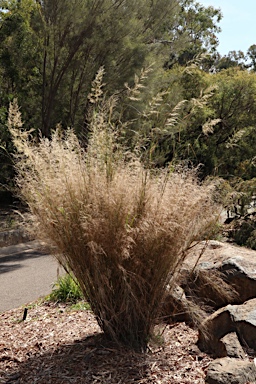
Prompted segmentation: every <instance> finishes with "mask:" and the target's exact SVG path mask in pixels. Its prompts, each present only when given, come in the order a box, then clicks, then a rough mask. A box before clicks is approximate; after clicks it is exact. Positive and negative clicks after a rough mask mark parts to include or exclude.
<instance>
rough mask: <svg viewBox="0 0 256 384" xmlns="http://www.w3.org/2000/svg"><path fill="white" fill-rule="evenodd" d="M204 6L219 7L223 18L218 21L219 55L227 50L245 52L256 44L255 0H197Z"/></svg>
mask: <svg viewBox="0 0 256 384" xmlns="http://www.w3.org/2000/svg"><path fill="white" fill-rule="evenodd" d="M197 1H198V2H199V3H201V4H202V5H204V6H209V5H212V6H213V7H214V8H220V9H221V12H222V15H223V18H222V20H221V22H220V23H219V26H220V27H221V29H222V32H221V33H220V34H218V35H217V36H218V39H219V46H218V51H219V52H220V54H221V55H225V54H227V53H228V52H229V51H239V50H241V51H243V52H244V53H246V52H247V50H248V48H249V47H250V46H251V45H252V44H256V0H197Z"/></svg>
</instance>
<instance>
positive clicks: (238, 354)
mask: <svg viewBox="0 0 256 384" xmlns="http://www.w3.org/2000/svg"><path fill="white" fill-rule="evenodd" d="M220 342H221V343H222V345H223V357H224V356H225V357H226V356H228V357H234V358H238V359H245V353H244V350H243V348H242V347H241V344H240V342H239V340H238V337H237V334H236V333H235V332H231V333H228V334H227V335H225V336H224V337H222V339H220Z"/></svg>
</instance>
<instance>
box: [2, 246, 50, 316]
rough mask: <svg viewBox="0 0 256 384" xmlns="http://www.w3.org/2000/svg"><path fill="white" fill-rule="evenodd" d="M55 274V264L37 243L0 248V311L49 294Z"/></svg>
mask: <svg viewBox="0 0 256 384" xmlns="http://www.w3.org/2000/svg"><path fill="white" fill-rule="evenodd" d="M57 275H58V263H57V262H56V261H55V259H54V258H53V257H52V256H50V255H49V254H47V253H46V252H44V251H43V250H42V247H41V246H40V243H39V242H37V241H30V242H28V243H22V244H18V245H13V246H9V247H3V248H0V312H3V311H5V310H8V309H13V308H16V307H19V306H21V305H23V304H26V303H29V302H31V301H33V300H36V299H38V298H39V297H41V296H45V295H47V294H49V293H50V292H51V289H52V284H53V283H54V282H55V281H56V280H57Z"/></svg>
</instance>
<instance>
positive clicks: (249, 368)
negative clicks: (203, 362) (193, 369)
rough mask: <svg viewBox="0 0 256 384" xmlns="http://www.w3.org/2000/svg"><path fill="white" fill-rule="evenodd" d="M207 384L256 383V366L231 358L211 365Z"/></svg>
mask: <svg viewBox="0 0 256 384" xmlns="http://www.w3.org/2000/svg"><path fill="white" fill-rule="evenodd" d="M205 382H206V383H207V384H248V383H255V382H256V366H255V364H254V362H250V361H249V360H237V359H234V358H233V359H232V358H230V357H225V358H223V359H216V360H215V361H213V362H212V363H210V365H209V367H208V371H207V375H206V379H205Z"/></svg>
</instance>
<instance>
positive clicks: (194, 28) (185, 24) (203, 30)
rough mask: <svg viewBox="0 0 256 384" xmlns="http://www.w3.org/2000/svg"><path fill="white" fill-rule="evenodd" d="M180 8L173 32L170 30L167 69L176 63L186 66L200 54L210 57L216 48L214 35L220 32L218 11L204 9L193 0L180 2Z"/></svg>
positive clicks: (210, 8)
mask: <svg viewBox="0 0 256 384" xmlns="http://www.w3.org/2000/svg"><path fill="white" fill-rule="evenodd" d="M180 6H181V11H180V12H179V13H177V15H176V26H175V28H174V30H170V34H171V36H173V43H172V44H171V48H172V50H171V54H170V58H169V60H168V62H167V63H166V66H167V67H168V68H171V67H172V66H173V65H174V64H176V63H178V64H180V65H186V64H187V63H188V62H189V61H191V60H193V59H194V57H195V56H198V55H200V54H202V53H209V54H211V55H212V54H214V53H215V52H216V48H217V46H218V38H217V36H216V34H217V33H218V32H220V27H218V23H219V22H220V20H221V18H222V14H221V11H220V9H216V8H214V7H212V6H209V7H204V6H203V5H201V4H200V3H199V2H196V1H194V0H181V1H180ZM175 42H177V45H176V44H175ZM180 42H182V44H180ZM173 48H174V49H173Z"/></svg>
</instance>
